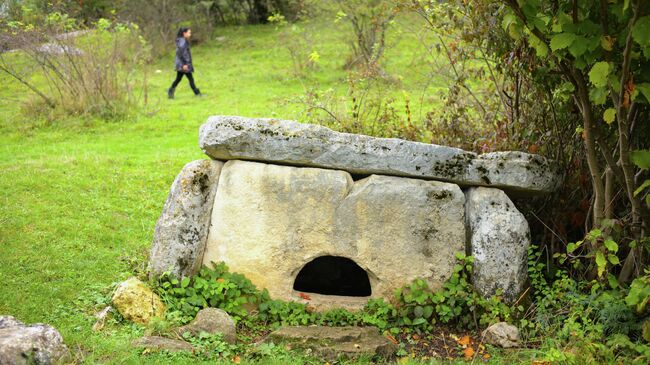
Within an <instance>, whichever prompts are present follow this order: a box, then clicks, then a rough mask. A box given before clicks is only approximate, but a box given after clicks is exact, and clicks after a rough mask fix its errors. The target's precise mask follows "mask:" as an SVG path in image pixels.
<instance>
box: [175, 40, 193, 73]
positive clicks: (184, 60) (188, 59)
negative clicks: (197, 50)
mask: <svg viewBox="0 0 650 365" xmlns="http://www.w3.org/2000/svg"><path fill="white" fill-rule="evenodd" d="M183 65H187V67H188V70H187V72H194V67H193V66H192V53H191V52H190V42H188V41H187V39H185V38H183V37H180V38H176V59H174V68H175V69H176V71H181V72H183Z"/></svg>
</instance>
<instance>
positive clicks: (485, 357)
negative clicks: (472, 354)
mask: <svg viewBox="0 0 650 365" xmlns="http://www.w3.org/2000/svg"><path fill="white" fill-rule="evenodd" d="M490 357H492V356H490V354H483V358H484V359H486V360H487V359H489V358H490Z"/></svg>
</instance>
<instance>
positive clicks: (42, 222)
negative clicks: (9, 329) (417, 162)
mask: <svg viewBox="0 0 650 365" xmlns="http://www.w3.org/2000/svg"><path fill="white" fill-rule="evenodd" d="M408 23H409V22H405V25H404V27H403V28H402V29H403V32H402V34H401V35H399V37H398V34H396V33H393V34H392V35H391V42H392V43H393V44H395V46H394V47H393V48H390V49H389V50H388V51H387V53H386V63H385V69H386V71H387V72H388V73H389V74H391V75H399V76H400V78H401V80H402V81H401V82H400V83H398V84H395V85H394V89H393V90H391V92H392V93H394V94H395V95H397V96H400V95H402V90H406V91H407V92H409V93H411V94H412V95H425V96H427V97H425V98H423V99H422V100H424V105H423V108H419V101H418V100H420V97H419V96H418V97H414V98H413V99H414V102H415V103H416V104H418V107H416V108H414V110H426V108H429V107H433V106H434V105H435V104H436V100H435V99H431V98H429V97H428V95H433V93H434V92H435V91H436V90H439V89H440V88H444V87H445V85H444V83H442V80H437V79H434V80H433V82H432V83H430V82H429V81H428V78H427V76H426V73H427V72H429V70H428V69H427V66H426V64H425V63H424V62H423V60H422V58H421V57H420V55H421V51H422V49H421V45H420V44H419V43H418V41H417V37H416V36H415V35H414V34H412V33H410V31H409V30H408V26H407V25H406V24H408ZM309 27H313V29H315V31H316V35H315V45H316V49H317V50H318V52H319V54H320V55H321V63H320V66H319V69H318V70H317V71H315V72H314V73H313V74H310V75H308V77H306V78H305V79H299V78H296V77H295V76H293V74H292V73H293V70H292V67H291V61H290V59H289V55H288V52H287V50H286V49H285V48H283V47H282V45H281V44H279V42H278V37H279V31H278V30H276V29H275V28H274V27H273V26H247V27H232V28H225V29H218V30H217V31H216V36H224V37H225V40H224V41H222V42H217V41H212V42H208V43H207V44H203V45H201V46H198V47H195V48H193V56H194V62H195V67H196V73H195V79H196V82H197V85H198V87H199V88H201V90H202V91H203V92H204V93H205V94H206V95H207V96H206V97H204V98H195V97H193V96H192V94H191V91H190V89H189V87H188V86H187V81H186V80H183V83H182V84H181V85H180V86H179V88H178V90H177V93H176V96H177V97H176V99H175V100H167V99H166V95H165V92H166V89H167V87H169V84H170V83H171V81H172V79H173V77H174V72H173V70H172V67H171V65H172V60H173V58H172V56H171V50H170V55H168V56H167V57H163V58H161V59H159V60H156V61H155V63H154V64H153V65H150V67H149V74H150V85H149V93H150V99H149V104H148V105H147V106H145V107H143V108H142V110H140V111H135V112H134V113H133V116H132V117H130V118H128V120H125V121H120V122H106V121H102V120H97V119H92V118H85V117H84V118H74V117H67V118H58V119H55V120H49V121H48V120H45V119H43V118H36V117H33V116H29V115H26V114H25V113H24V112H25V110H24V109H25V107H24V105H25V102H26V101H28V100H29V99H30V98H33V96H32V95H30V92H29V91H28V90H27V89H26V88H24V87H23V86H21V85H20V84H18V83H17V82H15V81H14V80H12V79H10V78H9V77H8V76H7V75H5V74H0V84H2V85H3V87H2V88H0V282H1V283H2V287H1V289H0V314H10V315H13V316H15V317H17V318H18V319H20V320H22V321H24V322H27V323H32V322H45V323H49V324H51V325H53V326H55V327H56V328H57V329H59V331H60V332H61V334H62V335H63V337H64V338H65V341H66V343H67V344H68V346H69V347H70V348H71V349H72V350H73V352H74V354H75V356H76V358H77V360H78V362H80V363H97V362H100V363H134V364H135V363H142V362H147V363H179V362H189V361H190V360H191V358H189V357H187V356H185V357H184V356H172V357H170V356H166V355H164V354H162V355H161V354H149V355H141V353H140V351H139V350H135V349H133V348H132V347H131V346H130V342H131V341H132V340H133V339H135V338H136V337H138V336H139V335H141V334H142V333H143V329H142V328H139V327H137V326H135V325H131V326H130V325H124V324H111V325H109V326H108V327H107V329H106V330H104V331H102V332H98V333H94V332H92V331H91V326H92V324H93V322H94V319H93V317H92V311H93V310H95V309H96V308H97V307H99V306H100V305H101V304H103V303H104V302H106V300H107V298H108V297H109V295H110V290H111V287H112V286H113V284H114V283H116V282H119V281H121V280H123V279H125V278H127V277H128V276H130V275H132V272H133V266H134V265H143V264H144V263H145V262H146V257H147V253H148V250H149V248H150V244H151V239H152V234H153V230H154V226H155V223H156V220H157V218H158V216H159V214H160V212H161V209H162V206H163V203H164V201H165V198H166V196H167V194H168V191H169V187H170V185H171V183H172V181H173V179H174V177H175V175H176V174H177V173H178V172H179V171H180V169H181V167H182V166H183V165H184V164H185V163H187V162H190V161H192V160H195V159H200V158H205V156H203V154H202V152H201V151H200V149H199V148H198V141H197V135H198V128H199V126H200V125H201V124H202V123H203V122H204V121H205V120H206V118H207V117H208V116H210V115H243V116H250V117H281V118H289V119H298V120H300V119H301V117H302V114H301V111H302V110H303V108H304V106H302V105H300V104H296V103H292V102H290V101H291V100H292V99H295V98H297V97H299V96H301V95H303V94H304V92H305V90H306V88H309V87H311V86H314V85H316V86H317V87H318V88H320V89H329V88H332V89H334V90H337V91H338V92H339V94H340V95H342V96H344V95H345V91H346V89H347V85H346V81H345V80H346V72H345V71H344V70H343V69H342V65H343V63H344V61H345V58H346V56H347V52H348V50H347V47H346V46H345V45H344V43H343V42H344V41H343V38H344V36H343V34H344V30H345V28H344V27H345V25H343V24H338V25H336V26H331V24H330V23H327V22H325V23H314V24H311V25H309ZM398 39H399V41H398ZM156 70H160V72H157V71H156ZM269 361H271V363H273V362H274V361H275V363H286V361H287V360H286V359H284V360H282V359H280V360H277V359H276V360H274V359H271V360H269ZM296 361H299V360H296Z"/></svg>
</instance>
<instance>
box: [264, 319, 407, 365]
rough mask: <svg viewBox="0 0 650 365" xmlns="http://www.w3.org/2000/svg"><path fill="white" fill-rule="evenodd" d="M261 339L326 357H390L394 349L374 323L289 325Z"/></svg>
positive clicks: (332, 358) (329, 358)
mask: <svg viewBox="0 0 650 365" xmlns="http://www.w3.org/2000/svg"><path fill="white" fill-rule="evenodd" d="M265 342H284V343H289V344H291V345H293V347H295V348H299V349H303V350H311V352H312V353H315V354H317V355H319V356H320V357H322V358H323V359H325V360H330V361H331V360H336V359H337V358H339V357H346V358H356V357H359V356H375V355H379V356H382V357H384V358H390V357H392V356H393V355H394V353H395V351H396V350H397V346H396V345H395V344H394V343H393V342H391V341H390V340H388V339H387V338H386V337H384V336H382V335H380V334H379V330H377V328H375V327H327V326H311V327H294V326H289V327H282V328H280V329H278V330H276V331H274V332H272V333H271V334H270V335H269V336H268V337H267V339H266V340H265Z"/></svg>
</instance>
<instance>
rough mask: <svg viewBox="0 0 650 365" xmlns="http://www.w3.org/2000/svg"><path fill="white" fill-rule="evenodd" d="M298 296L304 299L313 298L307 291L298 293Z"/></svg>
mask: <svg viewBox="0 0 650 365" xmlns="http://www.w3.org/2000/svg"><path fill="white" fill-rule="evenodd" d="M298 296H299V297H301V298H302V299H304V300H311V297H310V296H309V295H307V294H305V293H298Z"/></svg>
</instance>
